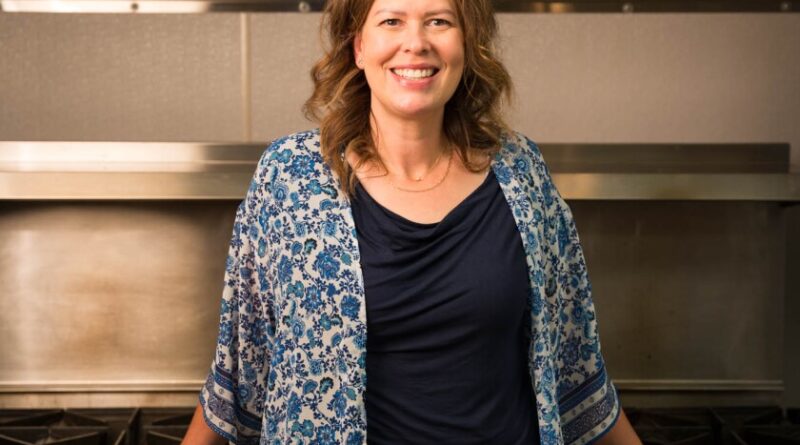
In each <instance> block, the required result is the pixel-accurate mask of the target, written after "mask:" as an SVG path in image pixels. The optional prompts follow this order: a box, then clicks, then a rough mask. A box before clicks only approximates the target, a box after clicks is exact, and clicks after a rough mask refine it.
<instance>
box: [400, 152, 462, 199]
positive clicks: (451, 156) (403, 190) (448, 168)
mask: <svg viewBox="0 0 800 445" xmlns="http://www.w3.org/2000/svg"><path fill="white" fill-rule="evenodd" d="M439 157H440V158H441V155H440V156H439ZM436 162H439V161H438V160H437V161H436ZM452 163H453V152H452V151H451V152H450V156H449V157H448V158H447V169H446V170H445V171H444V175H442V179H440V180H439V181H438V182H437V183H436V184H433V185H432V186H430V187H427V188H424V189H419V190H415V189H407V188H404V187H400V186H398V185H396V184H395V183H394V182H392V180H391V179H389V176H388V175H387V176H386V180H387V181H389V185H391V186H392V187H394V188H395V189H397V190H400V191H401V192H409V193H422V192H427V191H430V190H433V189H435V188H436V187H439V186H440V185H441V184H442V183H443V182H444V180H445V178H447V174H448V173H450V164H452ZM421 179H422V178H420V179H418V180H417V181H420V180H421Z"/></svg>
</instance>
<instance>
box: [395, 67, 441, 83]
mask: <svg viewBox="0 0 800 445" xmlns="http://www.w3.org/2000/svg"><path fill="white" fill-rule="evenodd" d="M391 71H392V72H393V73H395V74H397V75H398V76H400V77H402V78H404V79H412V80H418V79H426V78H428V77H433V76H434V75H435V74H436V73H438V72H439V69H438V68H426V69H423V70H411V69H396V68H392V70H391Z"/></svg>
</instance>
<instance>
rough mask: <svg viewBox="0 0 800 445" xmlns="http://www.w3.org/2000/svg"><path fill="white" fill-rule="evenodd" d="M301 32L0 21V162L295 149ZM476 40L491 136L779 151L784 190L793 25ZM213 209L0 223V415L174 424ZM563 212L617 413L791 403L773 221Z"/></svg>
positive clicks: (734, 206)
mask: <svg viewBox="0 0 800 445" xmlns="http://www.w3.org/2000/svg"><path fill="white" fill-rule="evenodd" d="M318 20H319V15H318V14H309V15H302V14H209V15H165V16H159V15H147V16H136V15H49V14H0V60H2V63H0V139H2V140H106V141H122V140H134V141H245V142H248V141H266V140H268V139H271V138H273V137H276V136H279V135H282V134H285V133H288V132H290V131H294V130H299V129H305V128H308V127H310V126H312V125H313V124H310V123H308V122H306V121H305V120H304V119H303V118H302V115H301V113H300V111H299V108H300V105H301V104H302V102H303V100H304V99H305V97H307V95H308V93H309V92H310V81H309V78H308V69H309V67H310V65H311V63H312V62H313V60H314V59H315V57H316V56H317V55H318V49H317V48H318V44H317V30H316V27H317V25H318ZM500 21H501V25H502V37H503V38H502V45H501V47H502V52H503V56H504V59H505V60H506V63H507V65H508V67H509V69H510V71H511V72H512V75H513V77H514V80H515V83H516V91H517V95H516V102H515V105H514V108H513V109H512V110H511V112H510V115H509V118H510V120H511V121H512V122H513V124H514V126H515V127H516V128H517V129H519V130H521V131H523V132H525V133H527V134H528V135H529V136H531V137H532V138H533V139H535V140H537V141H538V142H790V143H791V144H792V147H793V148H792V149H793V153H792V165H793V167H792V169H793V170H794V171H800V154H799V153H800V151H799V150H798V148H797V147H799V146H800V125H797V116H798V115H800V87H798V84H797V82H796V79H798V78H800V63H798V59H797V55H796V48H797V47H798V46H800V17H798V16H797V15H796V14H625V15H622V14H619V15H618V14H564V15H546V14H544V15H542V14H524V15H523V14H520V15H514V14H503V15H501V17H500ZM234 205H235V203H211V202H207V203H203V204H199V203H161V204H159V203H149V204H148V203H138V204H137V203H77V202H74V203H53V202H49V203H48V202H43V203H25V202H0V253H2V256H0V283H2V284H3V285H4V291H5V292H4V293H3V295H2V296H0V312H1V313H2V315H0V322H1V323H2V324H0V335H1V336H2V337H0V406H12V405H17V406H22V405H30V404H35V403H38V404H43V405H47V404H50V405H52V404H62V403H70V402H77V403H80V404H84V405H102V404H117V405H119V404H121V403H123V402H130V401H132V400H134V401H136V402H132V403H139V402H141V403H147V404H172V403H175V402H176V401H177V402H179V403H181V404H183V403H192V401H193V400H195V397H194V391H196V388H198V387H199V382H200V380H201V379H202V378H203V377H204V374H205V372H206V368H207V363H208V359H209V358H210V356H211V350H210V347H211V346H213V337H214V330H215V329H216V326H215V318H216V312H217V309H218V299H219V291H220V289H221V283H220V279H221V276H222V269H223V266H224V258H225V250H224V249H225V244H226V243H227V238H228V234H229V230H230V224H231V218H232V216H233V208H234ZM573 209H574V212H575V215H576V219H577V221H578V227H579V230H580V232H581V236H582V239H583V241H584V245H585V247H586V250H587V259H588V261H589V268H590V275H591V277H592V279H593V282H594V291H595V298H596V302H597V306H598V313H599V317H600V329H601V336H602V339H603V345H604V348H605V351H606V352H605V353H606V357H607V360H608V363H609V368H610V371H611V373H612V376H613V377H614V378H615V379H617V380H619V381H620V382H621V383H622V384H621V385H620V386H621V388H623V389H625V388H627V390H626V391H625V393H624V395H623V397H624V398H625V399H626V400H631V401H634V402H637V403H646V402H647V400H656V399H659V400H662V401H667V402H669V403H676V404H678V403H680V404H684V403H705V402H707V401H709V400H711V399H718V400H720V401H723V402H725V401H727V402H730V403H736V401H738V402H739V403H741V401H742V400H746V401H766V400H775V399H776V398H780V395H781V393H780V391H777V390H778V389H780V387H781V385H782V384H785V386H786V392H785V394H784V396H785V400H786V401H787V403H793V404H795V405H798V404H800V363H798V362H797V360H796V359H795V358H792V357H797V356H800V346H798V345H794V344H792V343H791V342H788V341H784V340H785V339H790V338H796V337H797V335H796V334H797V332H796V331H797V327H796V325H797V320H798V319H800V318H798V310H797V303H796V301H795V300H797V296H798V289H800V286H798V284H797V281H796V280H797V278H796V277H795V275H796V274H795V273H793V271H794V270H796V268H797V258H798V256H797V253H798V251H799V250H798V249H800V248H799V247H798V243H800V241H798V240H800V236H798V234H797V233H796V228H797V227H800V214H799V213H798V212H797V211H795V210H796V208H791V209H785V208H782V207H780V206H779V205H778V204H767V203H761V204H759V203H736V202H727V203H722V202H720V203H698V202H694V203H687V202H668V203H663V202H660V203H653V202H577V203H573ZM787 230H788V232H787ZM784 236H788V238H783V237H784ZM787 240H788V241H789V243H790V244H789V245H787V244H786V243H787ZM787 252H788V254H787ZM787 258H789V260H788V262H787ZM787 268H789V269H788V273H786V272H785V271H786V270H787ZM784 305H785V307H786V309H787V310H786V311H783V308H784ZM87 363H91V364H93V365H96V366H92V367H90V366H87ZM98 382H100V383H101V384H100V385H99V386H96V385H95V386H92V385H93V384H97V383H98ZM782 382H783V383H782ZM711 387H716V388H717V389H722V391H717V392H714V393H705V392H698V391H697V390H698V389H702V388H711ZM14 388H16V391H18V392H16V393H11V392H9V391H14V390H15V389H14ZM90 389H91V390H97V391H98V392H91V391H89V390H90ZM664 389H667V390H671V391H668V392H665V391H663V390H664ZM37 390H47V391H66V392H64V393H60V392H55V393H53V392H47V393H44V394H38V395H37V394H32V393H31V391H37ZM2 391H4V392H2ZM159 394H161V395H162V396H163V397H160V396H159Z"/></svg>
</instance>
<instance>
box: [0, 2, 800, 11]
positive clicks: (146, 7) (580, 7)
mask: <svg viewBox="0 0 800 445" xmlns="http://www.w3.org/2000/svg"><path fill="white" fill-rule="evenodd" d="M324 3H325V2H323V1H322V0H213V1H212V0H209V1H200V0H198V1H192V0H178V1H175V0H60V1H58V2H43V1H41V0H0V11H6V12H49V13H53V12H57V13H126V12H128V13H161V14H163V13H209V12H267V11H272V12H279V11H280V12H291V11H294V12H309V11H321V10H322V9H323V7H324ZM494 3H495V10H496V11H502V12H527V13H574V12H614V13H619V12H625V13H633V12H648V13H653V12H682V13H687V12H689V13H691V12H706V13H707V12H796V11H798V10H800V7H798V6H797V4H796V2H795V3H792V2H791V1H789V0H769V1H765V0H707V1H703V2H699V1H688V0H672V1H670V0H637V1H601V0H584V1H564V2H548V1H530V0H496V1H495V2H494Z"/></svg>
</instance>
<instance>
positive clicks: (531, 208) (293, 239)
mask: <svg viewBox="0 0 800 445" xmlns="http://www.w3.org/2000/svg"><path fill="white" fill-rule="evenodd" d="M326 8H327V9H326V15H325V19H326V22H325V24H326V27H327V31H328V36H327V37H328V41H329V42H331V48H330V49H329V50H328V51H327V54H326V55H325V57H324V58H323V59H322V60H321V61H320V62H319V63H318V64H317V65H316V66H315V68H314V70H313V71H312V76H313V78H314V82H315V91H314V94H313V96H312V97H311V99H309V101H308V102H307V103H306V111H307V112H308V114H309V115H310V116H312V117H315V118H317V119H319V121H320V130H319V131H316V130H315V131H310V132H305V133H298V134H294V135H291V136H287V137H285V138H282V139H280V140H278V141H276V142H274V143H273V144H272V145H271V146H270V147H269V148H268V149H267V150H266V151H265V153H264V155H263V156H262V158H261V160H260V161H259V165H258V168H257V170H256V173H255V176H254V178H253V181H252V183H251V186H250V188H249V190H248V192H247V196H246V197H245V200H244V201H243V202H242V204H241V205H240V207H239V209H238V211H237V215H236V222H235V226H234V234H233V239H232V241H231V249H230V255H229V258H228V264H227V270H226V277H225V289H224V293H223V301H222V308H221V321H220V333H219V339H218V346H217V353H216V357H215V360H214V364H213V365H212V370H211V372H210V374H209V377H208V380H207V383H206V385H205V387H204V388H203V391H202V393H201V397H200V401H201V403H200V404H199V405H198V407H197V411H196V413H195V417H194V419H193V421H192V425H191V426H190V429H189V431H188V432H187V435H186V439H185V441H184V443H189V444H199V443H223V442H224V441H225V440H229V441H231V442H235V443H262V444H266V443H269V444H284V443H293V444H294V443H304V444H348V445H351V444H363V443H367V442H369V443H370V444H387V443H411V444H424V443H453V444H471V443H475V444H477V443H489V444H523V443H525V444H530V443H543V444H559V443H579V444H583V443H589V442H591V441H594V440H595V439H597V438H598V437H601V436H602V439H601V442H600V443H620V444H621V443H625V444H628V443H639V442H638V439H637V438H636V435H635V433H633V430H632V429H631V427H630V425H629V423H628V422H627V421H626V420H625V417H624V415H622V414H621V409H620V408H619V403H618V399H617V394H616V391H615V389H614V387H613V385H612V384H611V382H610V380H609V379H608V377H607V376H606V373H605V366H604V364H603V360H602V356H601V354H600V346H599V341H598V337H597V331H596V323H595V320H594V309H593V306H592V302H591V296H590V287H589V281H588V275H587V274H586V269H585V264H584V259H583V254H582V252H581V248H580V244H579V241H578V237H577V232H576V231H575V228H574V224H573V222H572V216H571V213H570V211H569V208H568V207H567V205H566V204H565V203H564V201H563V200H562V199H561V197H560V196H559V195H558V192H557V191H556V190H555V187H554V186H553V184H552V181H551V179H550V177H549V174H548V172H547V169H546V167H545V164H544V161H543V160H542V158H541V154H540V153H539V150H538V149H537V147H536V145H535V144H534V143H533V142H531V141H530V140H528V139H526V138H525V137H524V136H521V135H518V134H514V133H512V132H509V131H506V130H505V128H506V127H505V126H504V125H503V123H502V121H501V119H500V117H499V111H498V110H499V103H500V98H501V96H502V95H504V94H506V95H507V94H508V91H509V88H510V80H509V78H508V74H507V73H506V71H505V69H504V68H503V66H502V65H501V64H500V63H499V62H498V61H497V60H496V58H495V57H494V55H493V54H492V52H491V47H492V46H491V44H492V39H493V38H494V36H495V33H496V24H495V21H494V16H493V13H492V11H491V6H490V1H489V0H480V1H479V0H453V1H452V2H451V1H449V0H374V1H372V0H332V1H329V2H328V5H327V7H326ZM368 332H369V336H367V333H368ZM368 339H369V340H368ZM367 377H369V378H367Z"/></svg>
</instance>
